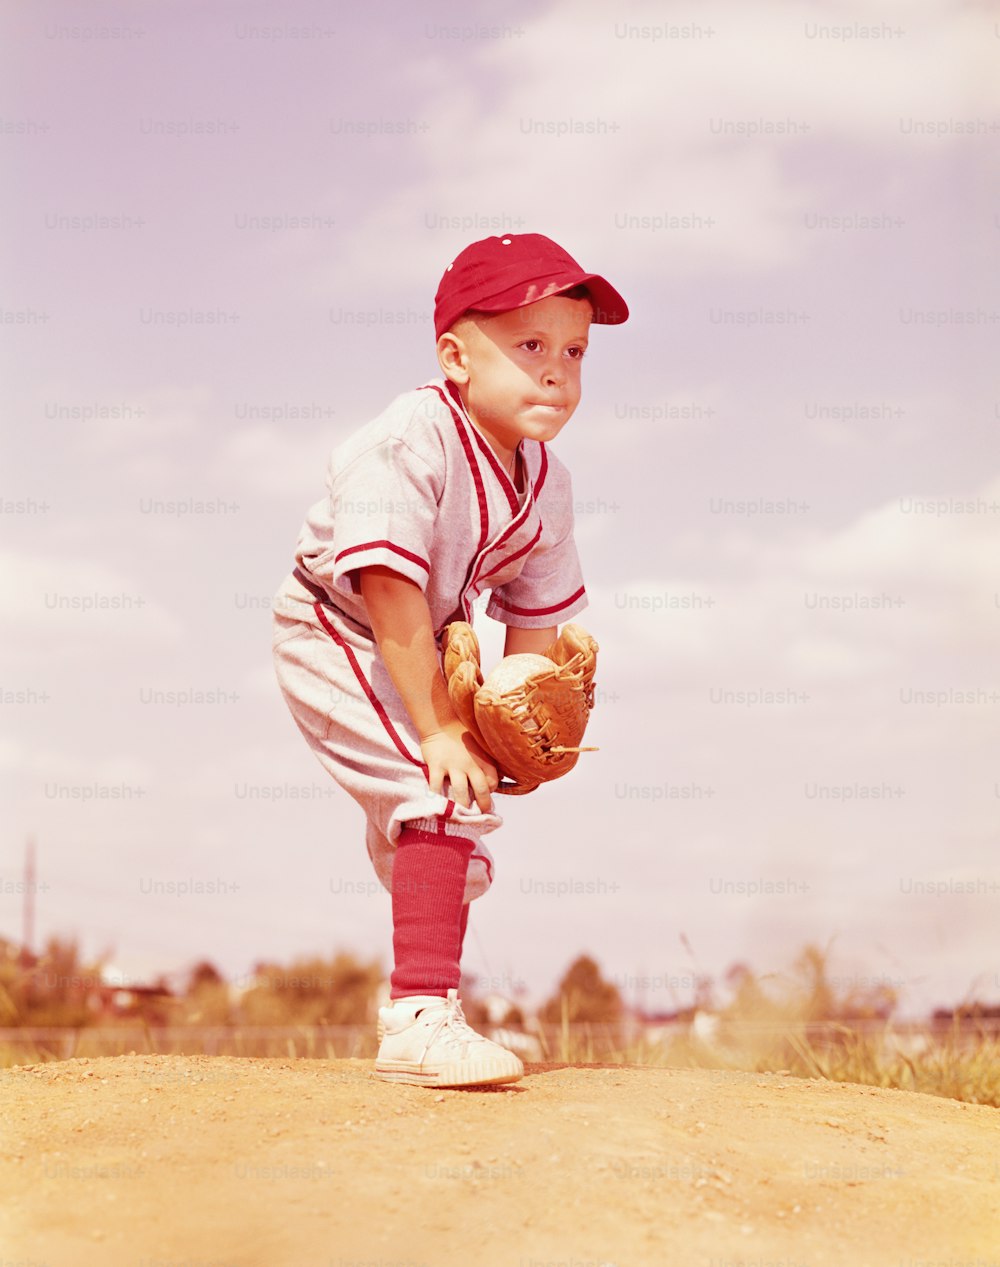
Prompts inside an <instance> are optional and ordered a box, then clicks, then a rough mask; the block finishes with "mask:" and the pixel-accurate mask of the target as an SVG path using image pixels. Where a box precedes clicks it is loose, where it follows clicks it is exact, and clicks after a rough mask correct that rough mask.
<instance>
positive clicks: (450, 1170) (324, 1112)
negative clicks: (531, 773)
mask: <svg viewBox="0 0 1000 1267" xmlns="http://www.w3.org/2000/svg"><path fill="white" fill-rule="evenodd" d="M371 1068H372V1063H371V1062H370V1061H361V1060H334V1061H307V1060H298V1061H280V1060H239V1059H229V1058H212V1057H200V1056H199V1057H177V1056H126V1057H115V1058H108V1059H100V1060H70V1061H66V1062H64V1063H58V1064H46V1065H35V1066H30V1067H21V1068H16V1069H10V1070H6V1071H4V1072H3V1073H2V1074H0V1099H2V1104H3V1113H2V1126H0V1192H2V1193H3V1198H2V1205H3V1208H2V1211H0V1245H2V1253H0V1259H2V1260H3V1262H4V1263H10V1264H20V1265H21V1267H126V1265H127V1267H361V1265H362V1264H367V1265H368V1267H375V1265H377V1267H419V1265H421V1264H423V1265H425V1267H441V1265H450V1264H453V1263H454V1264H459V1263H461V1264H466V1263H468V1264H476V1265H478V1264H483V1265H484V1267H494V1265H496V1267H501V1265H502V1267H557V1265H558V1267H602V1265H607V1267H611V1265H612V1264H613V1265H614V1267H637V1265H640V1264H656V1265H657V1267H660V1265H661V1264H662V1265H664V1267H673V1265H675V1264H677V1265H679V1267H685V1265H686V1264H701V1265H703V1267H743V1265H746V1267H765V1265H768V1264H770V1265H772V1267H776V1265H777V1264H781V1265H782V1267H824V1265H829V1267H834V1265H835V1264H836V1267H844V1265H846V1264H852V1265H853V1264H857V1265H858V1267H880V1265H881V1264H886V1265H887V1267H888V1265H890V1264H891V1267H922V1265H925V1267H930V1264H932V1263H937V1262H940V1261H945V1262H947V1263H948V1264H949V1267H954V1265H956V1264H961V1265H962V1267H983V1264H984V1263H989V1264H990V1267H994V1264H1000V1113H998V1111H997V1110H995V1109H990V1108H983V1107H978V1106H974V1105H966V1104H959V1103H956V1102H954V1101H951V1100H943V1099H938V1098H935V1097H932V1096H924V1095H915V1094H912V1093H910V1092H902V1091H883V1090H878V1089H875V1088H872V1087H859V1086H851V1085H842V1084H834V1083H824V1082H811V1081H810V1082H807V1081H802V1080H799V1079H794V1078H786V1077H781V1076H778V1075H764V1074H739V1073H712V1072H707V1071H702V1070H672V1069H653V1068H622V1067H620V1066H613V1067H611V1066H596V1067H595V1066H586V1067H580V1066H566V1065H538V1064H536V1065H529V1066H528V1067H527V1068H528V1075H527V1076H526V1077H525V1078H524V1080H523V1081H522V1082H520V1083H518V1084H516V1085H514V1086H511V1087H506V1088H498V1089H495V1090H492V1091H490V1090H478V1091H475V1090H469V1091H432V1090H428V1089H425V1088H421V1087H407V1086H399V1085H390V1084H386V1083H382V1082H376V1081H375V1080H374V1079H373V1078H372V1077H371Z"/></svg>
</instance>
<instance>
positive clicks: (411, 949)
mask: <svg viewBox="0 0 1000 1267" xmlns="http://www.w3.org/2000/svg"><path fill="white" fill-rule="evenodd" d="M474 848H475V841H473V840H469V839H466V838H465V837H463V836H458V835H453V834H445V833H443V832H442V833H440V834H434V833H431V832H428V831H421V830H419V829H415V828H412V827H407V828H404V829H403V831H402V832H401V834H400V837H399V840H398V841H397V843H396V857H395V860H394V863H393V869H392V923H393V934H392V948H393V957H394V960H395V967H394V968H393V972H392V977H391V981H390V998H393V999H400V998H405V997H406V996H407V995H413V994H422V995H427V994H438V995H440V996H441V997H442V998H443V997H445V996H446V995H447V993H448V991H449V990H452V989H455V990H457V989H458V983H459V978H460V976H461V969H460V966H459V965H460V960H461V954H462V942H463V939H464V935H465V927H466V923H467V921H468V916H469V907H468V904H467V903H463V897H464V895H465V879H466V872H467V871H468V867H469V858H470V857H471V855H472V852H473V849H474Z"/></svg>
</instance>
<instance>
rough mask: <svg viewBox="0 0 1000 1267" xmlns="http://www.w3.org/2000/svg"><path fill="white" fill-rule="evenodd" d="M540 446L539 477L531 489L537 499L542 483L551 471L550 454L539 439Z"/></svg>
mask: <svg viewBox="0 0 1000 1267" xmlns="http://www.w3.org/2000/svg"><path fill="white" fill-rule="evenodd" d="M538 447H539V448H540V449H541V451H542V460H541V464H540V466H539V470H538V479H536V480H535V483H534V487H533V488H532V490H531V492H532V496H533V497H534V498H535V500H536V501H537V500H538V494H539V493H540V492H541V491H542V485H543V484H544V483H545V477H546V475H548V473H549V455H548V452H547V451H546V448H545V445H544V444H543V443H542V441H541V440H539V441H538Z"/></svg>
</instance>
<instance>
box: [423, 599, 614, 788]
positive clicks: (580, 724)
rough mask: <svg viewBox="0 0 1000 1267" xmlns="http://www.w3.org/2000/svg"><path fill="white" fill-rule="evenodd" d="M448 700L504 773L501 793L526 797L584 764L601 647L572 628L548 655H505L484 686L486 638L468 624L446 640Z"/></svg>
mask: <svg viewBox="0 0 1000 1267" xmlns="http://www.w3.org/2000/svg"><path fill="white" fill-rule="evenodd" d="M442 643H443V647H444V675H445V680H446V681H447V683H448V695H449V697H450V698H451V702H452V706H453V708H454V709H455V712H456V713H457V714H458V716H459V718H460V719H461V721H462V723H463V725H464V726H465V727H466V728H467V729H468V730H469V731H470V733H471V734H472V735H473V737H474V738H475V740H476V742H477V743H478V744H479V745H480V746H481V747H482V748H483V750H484V751H485V752H487V753H488V754H489V756H490V757H491V758H492V760H493V764H494V765H495V766H496V767H497V770H498V772H499V773H500V775H501V782H500V786H499V787H498V788H497V791H498V792H506V793H507V794H508V795H512V796H519V795H522V794H524V793H525V792H533V791H534V790H535V788H537V787H538V786H539V784H541V783H547V782H548V781H549V780H550V779H558V778H561V777H562V776H563V775H564V774H568V773H569V771H570V770H572V769H573V767H574V766H575V765H576V763H577V759H578V757H579V754H580V753H581V752H596V751H597V749H596V748H581V747H580V746H579V744H580V740H581V739H582V738H583V732H584V731H585V730H586V728H587V721H588V719H589V717H590V710H591V709H592V708H593V706H594V673H595V671H596V669H597V651H598V646H597V643H596V642H595V641H594V639H593V638H592V637H591V636H590V634H588V633H587V632H586V630H584V629H581V628H580V626H579V625H566V626H565V627H564V629H563V631H562V633H561V634H560V635H559V637H558V638H557V639H556V640H555V642H553V643H552V645H551V646H549V647H547V648H546V651H545V654H544V655H531V654H522V655H510V656H505V657H504V658H503V659H502V660H501V661H500V663H499V664H498V665H497V667H496V668H495V669H494V670H493V672H492V673H491V674H490V675H489V677H488V678H486V680H485V682H484V681H483V674H482V669H481V668H480V658H479V639H478V638H477V637H476V633H475V630H474V629H473V628H472V626H471V625H469V624H466V622H465V621H454V622H453V623H452V624H450V625H449V626H448V627H447V628H446V629H445V631H444V633H443V635H442Z"/></svg>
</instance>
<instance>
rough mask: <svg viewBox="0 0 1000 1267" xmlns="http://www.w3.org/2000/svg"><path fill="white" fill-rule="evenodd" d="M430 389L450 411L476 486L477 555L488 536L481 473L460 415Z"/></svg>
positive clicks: (442, 394)
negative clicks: (477, 508)
mask: <svg viewBox="0 0 1000 1267" xmlns="http://www.w3.org/2000/svg"><path fill="white" fill-rule="evenodd" d="M430 387H431V391H434V392H437V394H438V395H439V396H440V397H441V399H442V400H443V401H444V403H445V404H446V405H447V406H448V408H449V410H450V411H451V416H452V418H453V419H454V422H455V429H456V430H457V431H458V438H459V439H460V440H461V441H462V448H463V449H464V450H465V458H466V461H467V462H468V463H469V470H470V471H471V472H472V479H473V482H474V483H475V485H476V501H477V502H478V503H479V545H478V546H477V547H476V554H479V553H480V551H481V550H482V548H483V546H484V545H485V544H486V542H487V541H488V540H489V536H490V510H489V506H488V504H487V501H486V488H485V486H484V485H483V476H482V472H481V471H480V469H479V463H478V462H477V461H476V455H475V454H474V453H473V452H472V445H471V444H470V443H469V437H468V436H467V435H466V432H465V426H464V425H463V423H462V417H461V414H460V413H459V411H458V410H457V409H456V408H455V406H454V404H453V403H452V402H451V401H450V400H449V399H448V397H447V396H446V395H445V394H444V392H443V391H442V390H441V388H440V387H438V386H437V384H436V383H431V385H430ZM448 388H449V391H451V390H453V385H452V383H451V382H449V383H448ZM466 588H468V586H466Z"/></svg>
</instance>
